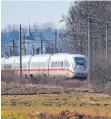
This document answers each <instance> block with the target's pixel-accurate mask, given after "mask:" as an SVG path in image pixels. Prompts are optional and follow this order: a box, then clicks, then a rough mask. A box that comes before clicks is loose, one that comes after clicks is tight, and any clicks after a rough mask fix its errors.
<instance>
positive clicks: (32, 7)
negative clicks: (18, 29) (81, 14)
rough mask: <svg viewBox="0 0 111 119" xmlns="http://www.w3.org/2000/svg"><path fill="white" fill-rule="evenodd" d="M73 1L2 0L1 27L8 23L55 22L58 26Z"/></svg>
mask: <svg viewBox="0 0 111 119" xmlns="http://www.w3.org/2000/svg"><path fill="white" fill-rule="evenodd" d="M70 4H71V1H27V2H25V1H13V2H9V1H7V2H6V1H2V3H1V8H2V9H1V27H2V28H4V27H6V25H7V24H24V25H28V24H29V19H30V23H31V24H33V23H44V22H47V21H52V22H54V23H55V24H56V25H57V27H60V26H62V25H63V24H61V23H59V21H60V20H61V16H62V14H67V12H68V8H69V6H70Z"/></svg>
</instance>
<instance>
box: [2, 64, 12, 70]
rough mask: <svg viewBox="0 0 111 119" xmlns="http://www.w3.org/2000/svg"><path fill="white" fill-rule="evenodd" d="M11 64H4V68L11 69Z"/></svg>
mask: <svg viewBox="0 0 111 119" xmlns="http://www.w3.org/2000/svg"><path fill="white" fill-rule="evenodd" d="M11 68H12V65H11V64H4V69H11Z"/></svg>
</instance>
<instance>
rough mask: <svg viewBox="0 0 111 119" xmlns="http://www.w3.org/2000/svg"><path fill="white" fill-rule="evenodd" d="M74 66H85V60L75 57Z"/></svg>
mask: <svg viewBox="0 0 111 119" xmlns="http://www.w3.org/2000/svg"><path fill="white" fill-rule="evenodd" d="M75 62H76V65H82V66H84V65H86V58H84V57H75Z"/></svg>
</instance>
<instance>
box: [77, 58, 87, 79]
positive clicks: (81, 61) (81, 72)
mask: <svg viewBox="0 0 111 119" xmlns="http://www.w3.org/2000/svg"><path fill="white" fill-rule="evenodd" d="M75 63H76V65H75V76H76V77H87V66H86V60H85V58H82V57H79V58H78V57H77V58H75Z"/></svg>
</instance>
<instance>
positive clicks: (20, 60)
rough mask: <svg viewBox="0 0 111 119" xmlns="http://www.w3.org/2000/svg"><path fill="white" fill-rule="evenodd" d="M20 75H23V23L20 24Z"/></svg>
mask: <svg viewBox="0 0 111 119" xmlns="http://www.w3.org/2000/svg"><path fill="white" fill-rule="evenodd" d="M19 37H20V77H22V39H21V24H20V36H19Z"/></svg>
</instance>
